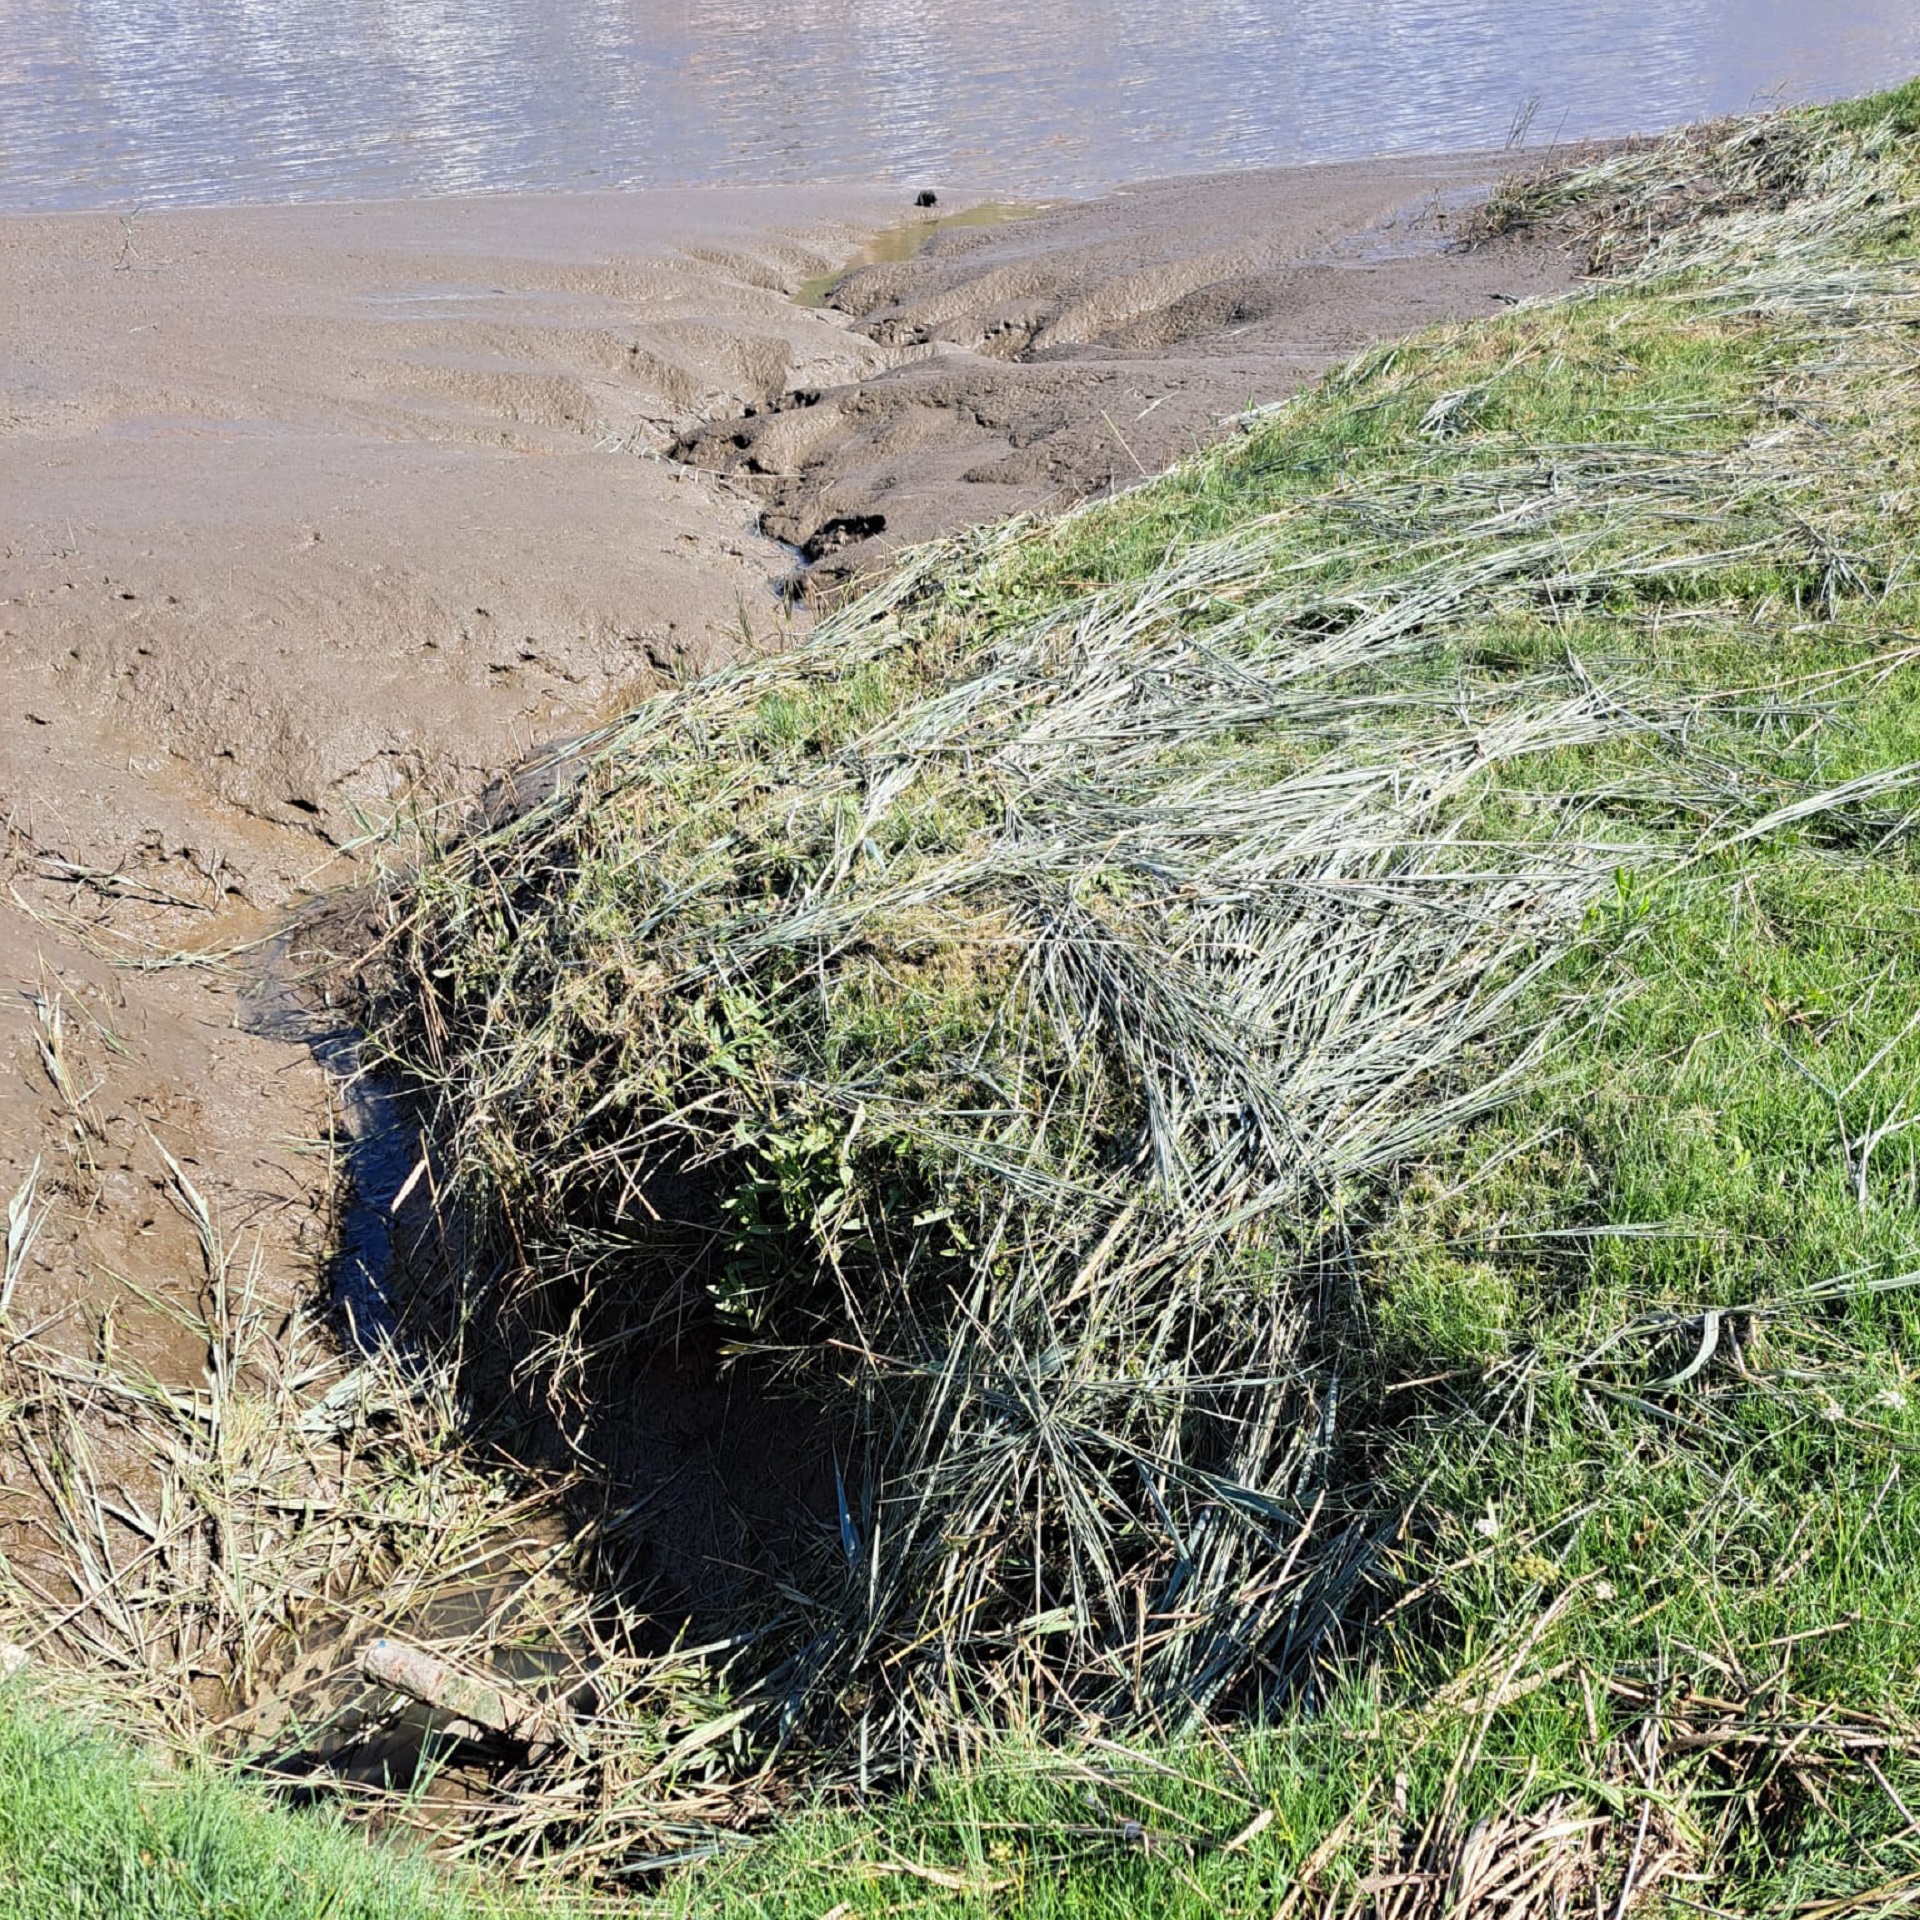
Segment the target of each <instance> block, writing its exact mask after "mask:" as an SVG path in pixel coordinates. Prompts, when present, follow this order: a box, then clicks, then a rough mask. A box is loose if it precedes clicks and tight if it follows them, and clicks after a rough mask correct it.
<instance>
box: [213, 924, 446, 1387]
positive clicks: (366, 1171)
mask: <svg viewBox="0 0 1920 1920" xmlns="http://www.w3.org/2000/svg"><path fill="white" fill-rule="evenodd" d="M301 932H302V930H301V928H300V926H299V924H298V923H297V922H296V923H295V924H293V925H291V926H288V927H285V928H283V929H282V930H281V931H280V932H279V933H278V934H277V935H275V936H274V938H273V939H272V940H270V941H269V942H268V943H267V945H266V946H265V947H264V948H263V949H262V950H261V955H260V959H259V961H258V964H257V969H256V973H255V978H254V982H253V985H252V987H251V988H250V989H249V990H248V991H247V993H246V994H245V995H244V997H243V1000H242V1005H243V1007H244V1008H245V1016H244V1017H245V1021H246V1026H247V1029H248V1031H249V1032H251V1033H256V1034H260V1035H262V1036H263V1037H265V1038H268V1039H273V1040H283V1041H286V1042H288V1043H290V1044H292V1045H296V1046H303V1047H305V1048H306V1049H307V1051H308V1052H309V1053H310V1054H311V1055H312V1056H313V1059H314V1061H315V1063H316V1064H317V1065H318V1066H319V1067H320V1068H321V1070H322V1071H323V1072H324V1073H325V1075H326V1077H327V1085H328V1089H329V1091H330V1093H331V1094H332V1096H333V1098H334V1100H335V1101H336V1102H337V1103H338V1110H339V1118H340V1124H341V1127H342V1128H343V1130H344V1136H345V1137H344V1139H343V1140H341V1141H340V1143H339V1144H340V1145H341V1147H342V1149H343V1153H342V1163H341V1166H340V1170H339V1180H338V1192H339V1213H338V1215H337V1218H336V1221H335V1229H334V1251H333V1257H332V1260H331V1263H330V1265H329V1268H328V1275H327V1279H328V1293H329V1296H330V1300H331V1304H332V1305H333V1307H334V1308H335V1310H336V1311H337V1313H338V1315H339V1318H340V1321H341V1325H342V1330H343V1332H344V1334H345V1336H346V1339H347V1341H348V1343H349V1344H350V1345H351V1346H353V1347H354V1348H355V1349H356V1350H357V1351H360V1352H363V1353H368V1352H373V1351H376V1350H377V1349H379V1348H381V1347H383V1346H386V1345H389V1344H390V1343H392V1342H393V1341H394V1340H395V1339H397V1338H398V1335H399V1329H400V1315H399V1310H398V1307H397V1305H396V1303H395V1300H394V1293H393V1270H394V1213H395V1210H396V1206H397V1203H398V1202H399V1201H400V1200H401V1198H402V1197H403V1196H404V1193H405V1190H406V1186H407V1182H408V1181H409V1180H410V1179H411V1178H412V1177H414V1175H415V1173H416V1170H417V1169H418V1168H419V1167H420V1164H421V1152H422V1144H421V1142H422V1135H421V1129H420V1127H419V1125H418V1123H417V1122H416V1121H415V1120H414V1119H413V1117H412V1116H411V1114H410V1113H409V1112H408V1111H407V1108H406V1103H405V1102H404V1101H403V1100H402V1099H401V1097H400V1093H399V1090H398V1088H397V1087H395V1086H394V1085H393V1084H392V1083H391V1082H390V1081H387V1080H384V1079H382V1078H381V1077H380V1076H379V1075H378V1074H376V1073H373V1072H371V1071H369V1070H368V1067H367V1064H366V1060H365V1058H364V1037H363V1036H362V1034H361V1032H360V1030H359V1028H358V1027H357V1026H356V1025H355V1024H354V1023H353V1021H352V1020H351V1019H350V1018H349V1017H348V1016H347V1014H346V1013H345V1012H344V1011H343V1010H342V1009H341V1008H340V1007H338V1006H336V1005H335V1004H334V1003H333V1000H332V996H331V995H330V994H329V993H328V992H327V990H326V989H325V988H324V987H323V986H320V985H317V984H315V983H314V982H312V981H310V980H308V979H306V978H305V977H304V976H303V967H302V955H301V951H300V940H301Z"/></svg>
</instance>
